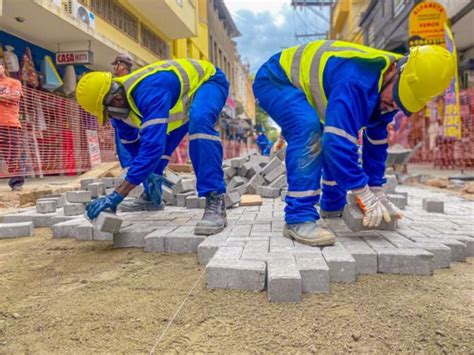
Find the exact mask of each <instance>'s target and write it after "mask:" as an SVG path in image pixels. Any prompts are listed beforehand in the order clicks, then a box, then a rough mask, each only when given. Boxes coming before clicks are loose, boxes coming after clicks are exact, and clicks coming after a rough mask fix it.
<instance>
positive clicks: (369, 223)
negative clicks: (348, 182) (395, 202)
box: [352, 186, 391, 227]
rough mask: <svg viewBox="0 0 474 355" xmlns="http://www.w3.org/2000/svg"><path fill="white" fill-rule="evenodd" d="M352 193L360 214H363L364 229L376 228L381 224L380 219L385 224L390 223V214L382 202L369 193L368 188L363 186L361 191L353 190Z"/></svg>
mask: <svg viewBox="0 0 474 355" xmlns="http://www.w3.org/2000/svg"><path fill="white" fill-rule="evenodd" d="M352 193H353V194H354V195H355V199H356V202H357V204H358V205H359V207H360V209H361V210H362V212H364V218H363V219H362V225H363V226H364V227H378V226H379V225H380V223H382V218H383V219H384V220H385V222H387V223H388V222H390V221H391V218H390V213H389V212H388V210H387V208H386V207H385V206H384V205H383V204H382V202H381V201H380V200H379V199H378V198H377V196H375V194H374V193H373V192H372V191H370V189H369V187H368V186H364V187H363V188H361V189H358V190H353V191H352Z"/></svg>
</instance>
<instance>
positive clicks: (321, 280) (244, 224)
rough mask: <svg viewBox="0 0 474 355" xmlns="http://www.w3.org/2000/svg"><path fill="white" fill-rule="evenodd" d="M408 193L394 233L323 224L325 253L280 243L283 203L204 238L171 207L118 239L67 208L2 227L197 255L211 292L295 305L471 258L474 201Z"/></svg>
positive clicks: (242, 213)
mask: <svg viewBox="0 0 474 355" xmlns="http://www.w3.org/2000/svg"><path fill="white" fill-rule="evenodd" d="M238 163H239V162H237V161H236V163H235V164H237V165H238ZM275 163H278V161H276V162H275ZM237 168H241V167H237ZM405 193H406V194H407V195H408V196H409V198H408V199H407V201H408V204H407V205H406V208H405V211H404V214H405V217H404V218H403V219H401V220H400V221H399V222H398V227H397V229H396V230H395V231H387V230H370V231H367V230H363V231H358V232H353V231H351V230H350V229H349V228H348V227H347V225H346V224H345V223H344V221H343V219H341V218H339V219H328V220H325V221H324V224H325V225H327V226H328V227H329V228H330V229H331V230H332V231H333V232H334V233H335V234H336V236H337V243H336V245H335V246H331V247H325V248H315V247H309V246H305V245H301V244H299V243H296V242H294V241H292V240H290V239H286V238H283V236H282V230H283V226H284V212H283V210H284V206H285V204H284V202H282V201H281V200H280V198H276V199H271V198H263V203H262V205H260V206H249V207H237V208H231V209H228V210H227V215H228V227H227V228H226V229H225V230H224V231H223V232H221V233H219V234H217V235H213V236H209V237H206V238H205V237H201V236H195V235H194V233H193V229H194V226H195V224H196V222H197V221H198V220H199V219H200V218H201V217H202V210H199V209H197V208H194V209H187V208H184V207H168V206H167V207H166V208H165V210H163V211H156V212H138V213H124V212H118V214H117V215H118V216H119V217H120V218H121V220H122V226H121V228H120V231H119V232H118V233H115V234H112V233H106V232H100V231H98V230H97V229H94V228H93V226H92V225H91V224H90V223H89V222H88V221H87V220H86V219H85V217H84V216H83V215H80V216H72V217H71V216H65V214H64V209H63V208H58V209H57V210H56V212H53V213H46V214H42V213H37V212H36V208H28V209H22V210H19V211H18V212H17V213H8V214H3V215H0V227H1V226H2V223H21V222H33V225H34V227H51V226H52V228H53V236H54V237H55V238H65V237H69V238H75V239H78V240H109V241H110V240H113V246H114V247H116V248H128V247H134V248H144V250H145V251H147V252H159V253H167V252H168V253H197V259H198V261H199V263H200V264H201V265H205V266H206V280H207V285H208V287H210V288H230V289H240V290H256V291H262V290H265V289H267V290H269V291H270V292H269V298H270V299H271V300H273V301H295V300H299V299H301V293H310V292H318V293H323V292H329V290H330V282H333V281H338V282H339V281H345V282H354V281H355V280H356V278H357V275H358V274H370V273H375V272H383V273H397V274H416V275H429V274H432V273H433V271H434V270H436V269H440V268H447V267H449V266H450V265H451V263H452V262H455V261H464V260H465V259H466V257H470V256H473V255H474V218H472V216H473V215H474V202H472V201H468V200H465V199H462V198H460V197H456V196H453V195H448V194H445V193H443V192H442V191H434V190H431V189H428V188H418V187H408V186H398V187H397V190H396V191H395V194H400V195H402V196H403V195H404V194H405ZM423 199H428V200H437V201H442V202H443V203H444V209H443V210H444V213H436V212H427V211H426V210H425V209H423V207H422V206H423V202H422V201H423ZM285 267H286V269H285ZM286 273H288V275H287V274H286ZM270 284H271V287H270Z"/></svg>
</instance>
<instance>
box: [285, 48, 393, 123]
mask: <svg viewBox="0 0 474 355" xmlns="http://www.w3.org/2000/svg"><path fill="white" fill-rule="evenodd" d="M332 57H339V58H359V59H365V60H368V61H380V60H384V61H385V66H384V68H383V70H382V71H381V73H380V78H379V91H380V89H381V87H382V80H383V75H384V73H385V72H386V71H387V69H388V68H389V67H390V65H391V64H392V63H393V62H395V60H397V59H400V58H402V56H401V55H399V54H395V53H391V52H387V51H383V50H379V49H374V48H371V47H367V46H363V45H360V44H355V43H350V42H343V41H325V40H321V41H314V42H311V43H307V44H303V45H300V46H295V47H291V48H287V49H285V50H283V51H282V53H281V56H280V65H281V67H282V68H283V70H284V71H285V73H286V75H287V77H288V79H289V80H290V82H291V83H292V84H293V85H294V86H295V87H297V88H298V89H300V90H302V91H304V93H305V95H306V98H307V100H308V102H309V103H310V104H311V106H313V107H314V108H315V109H316V111H317V113H318V115H319V118H320V121H321V122H322V123H324V121H325V115H326V106H327V102H328V100H327V96H326V93H325V92H324V85H323V75H324V69H325V68H326V64H327V62H328V60H329V59H330V58H332ZM361 80H363V78H361Z"/></svg>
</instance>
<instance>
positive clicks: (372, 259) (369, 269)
mask: <svg viewBox="0 0 474 355" xmlns="http://www.w3.org/2000/svg"><path fill="white" fill-rule="evenodd" d="M342 245H343V246H344V248H345V249H346V250H347V251H348V252H349V253H350V254H351V255H352V257H353V258H354V260H355V263H356V271H357V273H358V274H375V273H377V253H375V251H374V250H373V249H372V248H371V247H369V246H368V245H367V244H366V243H365V242H364V241H363V240H359V241H358V242H349V243H344V242H342Z"/></svg>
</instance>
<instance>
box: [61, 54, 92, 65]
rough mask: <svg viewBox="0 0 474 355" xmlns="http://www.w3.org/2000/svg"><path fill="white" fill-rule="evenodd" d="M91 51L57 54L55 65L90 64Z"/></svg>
mask: <svg viewBox="0 0 474 355" xmlns="http://www.w3.org/2000/svg"><path fill="white" fill-rule="evenodd" d="M92 63H93V53H92V51H71V52H57V53H56V65H70V64H92Z"/></svg>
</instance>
